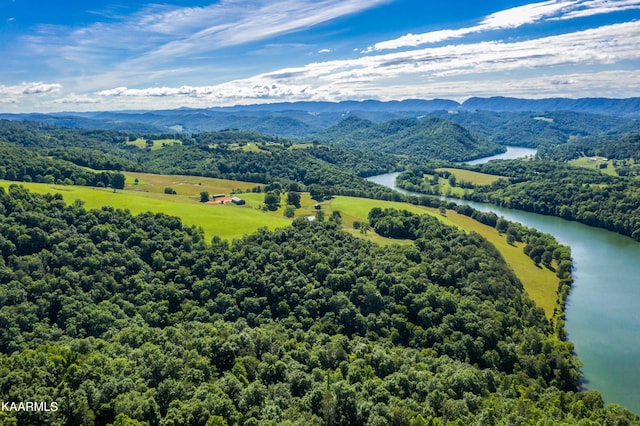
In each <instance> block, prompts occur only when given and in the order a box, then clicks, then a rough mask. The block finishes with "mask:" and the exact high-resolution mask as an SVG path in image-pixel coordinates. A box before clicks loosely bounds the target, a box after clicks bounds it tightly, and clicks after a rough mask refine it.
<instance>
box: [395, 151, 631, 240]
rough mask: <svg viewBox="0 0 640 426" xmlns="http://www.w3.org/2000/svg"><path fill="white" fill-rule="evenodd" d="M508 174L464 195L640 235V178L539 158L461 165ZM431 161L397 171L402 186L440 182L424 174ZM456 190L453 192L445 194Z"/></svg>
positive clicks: (434, 190)
mask: <svg viewBox="0 0 640 426" xmlns="http://www.w3.org/2000/svg"><path fill="white" fill-rule="evenodd" d="M456 167H460V168H466V169H470V170H475V171H479V172H483V173H489V174H494V175H499V176H504V177H505V178H508V179H501V180H499V181H497V182H495V183H493V184H491V185H484V186H483V185H475V186H473V187H472V190H470V191H467V192H465V194H464V195H463V196H462V198H464V199H468V200H473V201H480V202H485V203H492V204H496V205H499V206H502V207H507V208H512V209H518V210H524V211H529V212H534V213H540V214H544V215H552V216H558V217H561V218H563V219H568V220H575V221H578V222H581V223H584V224H586V225H590V226H597V227H600V228H604V229H607V230H610V231H614V232H618V233H620V234H622V235H627V236H629V237H631V238H633V239H635V240H636V241H640V181H639V180H637V179H630V178H627V177H615V176H609V175H605V174H603V173H600V172H598V171H596V170H590V169H586V168H582V167H572V166H569V165H568V164H566V163H562V162H555V161H548V160H536V161H521V160H506V161H491V162H489V163H485V164H482V165H479V166H456ZM431 171H433V167H431V166H428V165H427V166H418V167H412V168H410V169H409V170H407V171H405V172H403V173H401V174H400V175H399V176H398V179H397V184H398V186H399V187H401V188H403V189H406V190H410V191H416V192H422V193H425V194H431V195H445V194H440V190H439V186H438V185H434V184H433V182H430V181H428V180H425V177H424V175H425V173H426V174H428V173H429V172H431ZM446 195H450V196H455V195H454V194H446Z"/></svg>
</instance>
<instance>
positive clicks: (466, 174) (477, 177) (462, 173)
mask: <svg viewBox="0 0 640 426" xmlns="http://www.w3.org/2000/svg"><path fill="white" fill-rule="evenodd" d="M436 171H448V172H449V173H451V174H453V175H454V176H455V177H456V180H457V181H465V182H471V183H473V184H475V185H491V184H492V183H494V182H496V181H498V180H499V179H505V177H504V176H498V175H491V174H488V173H479V172H474V171H471V170H463V169H454V168H451V167H442V168H439V169H436Z"/></svg>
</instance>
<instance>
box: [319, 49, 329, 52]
mask: <svg viewBox="0 0 640 426" xmlns="http://www.w3.org/2000/svg"><path fill="white" fill-rule="evenodd" d="M318 53H331V49H320V50H318Z"/></svg>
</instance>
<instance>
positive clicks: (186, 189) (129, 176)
mask: <svg viewBox="0 0 640 426" xmlns="http://www.w3.org/2000/svg"><path fill="white" fill-rule="evenodd" d="M125 177H126V181H125V189H127V190H132V191H139V192H156V193H163V192H164V188H167V187H170V188H173V189H174V190H175V191H176V193H177V195H187V196H192V197H197V199H198V200H199V199H200V192H203V191H207V192H208V193H209V194H210V195H213V194H230V193H231V192H232V191H233V192H238V190H240V191H242V192H246V191H250V190H251V189H252V188H254V187H256V186H260V187H262V186H263V185H262V184H259V183H253V182H242V181H235V180H226V179H215V178H208V177H201V176H183V175H156V174H151V173H136V172H125ZM136 179H138V183H137V184H136V183H135V180H136Z"/></svg>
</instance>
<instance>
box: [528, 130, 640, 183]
mask: <svg viewBox="0 0 640 426" xmlns="http://www.w3.org/2000/svg"><path fill="white" fill-rule="evenodd" d="M538 156H539V157H540V158H543V159H552V160H556V161H568V160H573V159H575V158H579V157H582V156H586V157H594V156H598V157H606V158H608V159H612V160H613V161H612V163H613V167H614V168H615V170H616V172H617V173H618V175H620V176H637V175H638V171H639V170H640V133H633V134H628V135H625V136H623V137H620V138H615V139H614V138H612V137H603V138H598V137H589V138H583V139H580V140H579V141H575V142H570V143H568V144H566V145H562V146H557V147H553V148H551V149H543V150H539V151H538Z"/></svg>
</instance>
